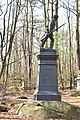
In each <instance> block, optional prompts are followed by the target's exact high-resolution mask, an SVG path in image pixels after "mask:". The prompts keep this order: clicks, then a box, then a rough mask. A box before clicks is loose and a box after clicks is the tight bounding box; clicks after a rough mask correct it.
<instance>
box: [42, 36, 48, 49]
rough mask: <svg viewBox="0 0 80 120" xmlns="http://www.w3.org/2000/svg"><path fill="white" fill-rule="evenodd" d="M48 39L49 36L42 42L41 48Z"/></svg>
mask: <svg viewBox="0 0 80 120" xmlns="http://www.w3.org/2000/svg"><path fill="white" fill-rule="evenodd" d="M47 39H48V36H46V37H45V38H44V39H43V40H42V43H41V47H44V44H45V42H46V41H47Z"/></svg>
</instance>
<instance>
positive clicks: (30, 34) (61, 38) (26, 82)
mask: <svg viewBox="0 0 80 120" xmlns="http://www.w3.org/2000/svg"><path fill="white" fill-rule="evenodd" d="M55 14H57V15H58V16H59V18H58V22H57V24H56V28H55V29H56V31H55V32H53V35H54V38H55V43H54V47H53V49H56V51H57V54H58V59H57V74H58V83H59V85H58V86H59V88H61V89H62V90H64V89H65V88H66V87H69V88H70V89H72V88H73V87H74V80H75V78H76V77H77V75H78V74H79V72H80V71H79V70H80V40H79V39H80V38H79V37H80V33H79V32H80V28H79V27H80V19H79V18H80V1H79V0H0V86H1V87H0V89H2V88H4V91H3V92H4V94H5V93H6V91H7V90H11V89H13V90H14V89H16V90H18V89H19V91H20V90H21V89H24V90H25V91H26V90H33V89H34V88H35V84H36V80H37V75H38V60H37V55H38V54H39V50H40V43H41V37H42V35H43V34H44V33H45V27H46V26H47V25H49V22H50V20H51V19H52V17H53V15H55ZM64 23H65V25H63V24H64ZM61 25H63V26H62V27H60V28H59V26H61ZM58 28H59V29H58ZM48 44H49V41H48V42H47V43H46V46H45V47H48Z"/></svg>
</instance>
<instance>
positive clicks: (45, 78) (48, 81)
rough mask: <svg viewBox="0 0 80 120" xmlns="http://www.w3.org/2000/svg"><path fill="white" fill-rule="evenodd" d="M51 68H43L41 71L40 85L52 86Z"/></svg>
mask: <svg viewBox="0 0 80 120" xmlns="http://www.w3.org/2000/svg"><path fill="white" fill-rule="evenodd" d="M52 81H53V69H43V72H42V86H43V87H47V86H49V87H50V86H53V82H52Z"/></svg>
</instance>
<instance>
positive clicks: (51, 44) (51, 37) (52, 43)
mask: <svg viewBox="0 0 80 120" xmlns="http://www.w3.org/2000/svg"><path fill="white" fill-rule="evenodd" d="M50 39H51V43H50V48H51V49H52V48H53V45H54V38H53V36H50Z"/></svg>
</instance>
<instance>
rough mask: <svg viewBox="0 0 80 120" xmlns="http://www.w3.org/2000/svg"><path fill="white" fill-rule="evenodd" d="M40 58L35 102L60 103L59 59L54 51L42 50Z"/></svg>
mask: <svg viewBox="0 0 80 120" xmlns="http://www.w3.org/2000/svg"><path fill="white" fill-rule="evenodd" d="M37 57H38V79H37V85H36V91H35V93H34V95H33V99H34V100H46V101H60V100H61V95H60V94H59V92H58V80H57V57H58V55H57V54H56V50H54V49H44V48H42V49H40V54H39V55H38V56H37Z"/></svg>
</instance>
